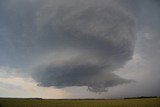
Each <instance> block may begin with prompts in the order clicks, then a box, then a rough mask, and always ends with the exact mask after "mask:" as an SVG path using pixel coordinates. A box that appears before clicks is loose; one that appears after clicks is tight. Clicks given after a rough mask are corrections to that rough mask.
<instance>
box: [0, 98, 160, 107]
mask: <svg viewBox="0 0 160 107" xmlns="http://www.w3.org/2000/svg"><path fill="white" fill-rule="evenodd" d="M0 107H160V98H148V99H121V100H51V99H47V100H43V99H5V98H1V99H0Z"/></svg>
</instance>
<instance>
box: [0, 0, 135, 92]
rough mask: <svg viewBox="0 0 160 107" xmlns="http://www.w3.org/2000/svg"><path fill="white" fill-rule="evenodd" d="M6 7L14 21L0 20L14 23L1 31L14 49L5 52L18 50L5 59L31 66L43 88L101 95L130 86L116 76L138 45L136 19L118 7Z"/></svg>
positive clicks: (49, 1)
mask: <svg viewBox="0 0 160 107" xmlns="http://www.w3.org/2000/svg"><path fill="white" fill-rule="evenodd" d="M4 5H5V8H4V11H5V14H6V17H7V16H12V18H11V19H10V18H8V19H2V21H3V20H8V21H7V22H6V23H8V22H10V23H8V24H7V25H8V26H5V27H4V26H3V29H6V30H7V31H10V32H11V33H12V34H8V37H6V36H2V38H3V40H7V41H9V42H8V43H10V45H7V46H5V47H10V48H12V49H13V48H14V52H13V51H11V50H7V51H6V50H4V53H7V52H8V51H11V52H12V54H9V55H8V56H12V57H14V58H16V61H15V62H16V64H17V62H18V64H21V66H22V65H23V66H26V65H28V66H29V67H30V66H32V67H33V71H32V72H30V75H31V76H32V78H33V79H35V81H37V82H38V83H39V85H40V86H46V87H49V86H56V87H57V88H63V87H71V86H88V87H89V90H91V91H95V92H103V91H106V90H107V88H108V87H112V86H116V85H119V84H123V83H129V82H131V80H126V79H123V78H121V77H119V76H117V75H116V74H114V73H113V71H115V70H116V69H118V68H120V67H123V66H124V65H125V63H126V62H127V61H128V60H130V59H131V58H132V54H133V51H134V45H135V39H136V37H135V34H134V33H135V32H134V27H135V25H134V19H133V18H132V15H131V14H129V13H128V12H127V11H126V10H124V9H123V8H122V7H120V6H119V5H118V3H116V2H113V1H111V0H107V1H106V0H101V1H98V2H97V1H96V0H93V1H91V0H85V1H84V0H59V1H58V0H46V1H41V0H35V1H20V0H17V1H8V2H4ZM21 7H23V9H22V10H21V9H20V8H21ZM15 26H16V27H15ZM13 34H14V37H13ZM4 44H5V43H2V45H4ZM0 54H3V53H0ZM13 60H14V59H13Z"/></svg>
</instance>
